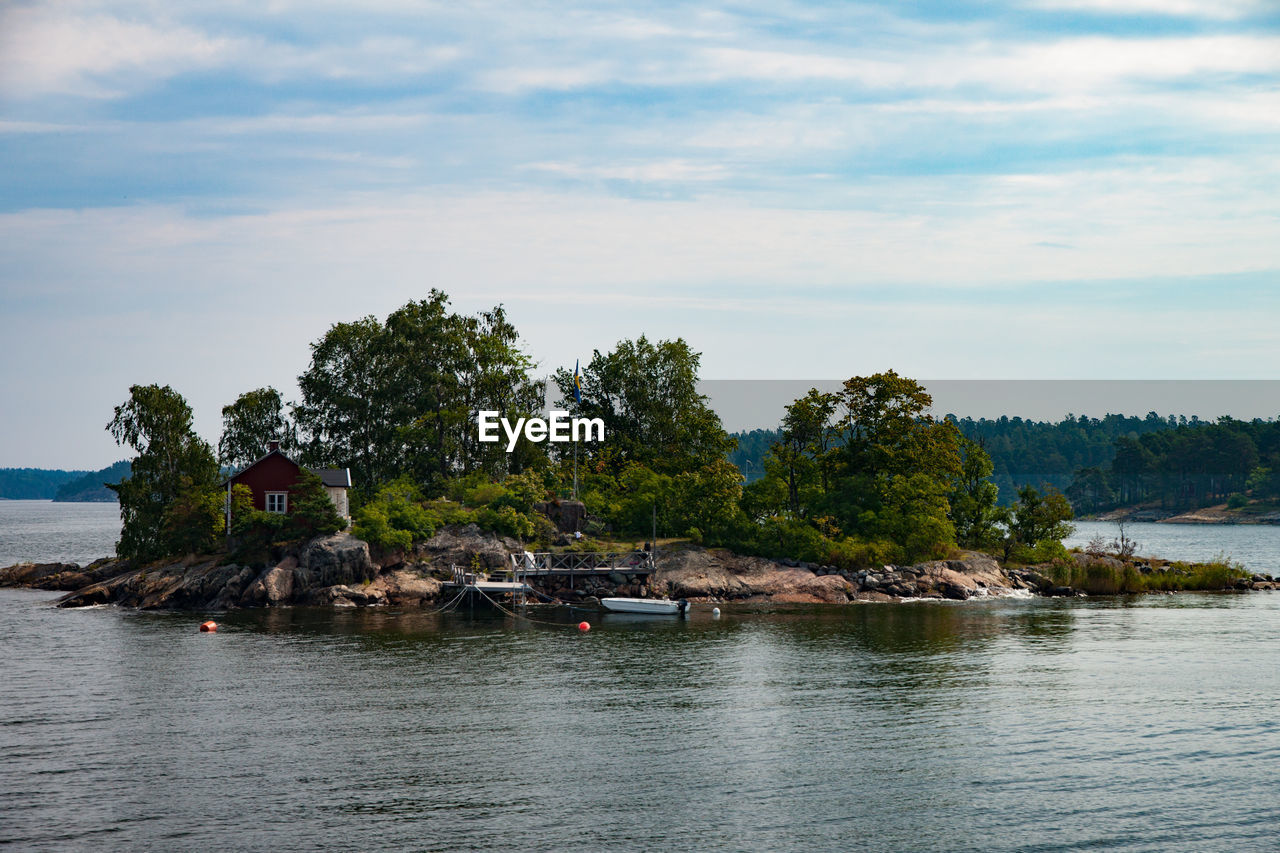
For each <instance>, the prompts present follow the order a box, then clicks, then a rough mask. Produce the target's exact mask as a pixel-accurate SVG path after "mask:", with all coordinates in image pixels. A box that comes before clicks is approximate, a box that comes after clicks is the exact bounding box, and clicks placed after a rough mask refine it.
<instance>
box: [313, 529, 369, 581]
mask: <svg viewBox="0 0 1280 853" xmlns="http://www.w3.org/2000/svg"><path fill="white" fill-rule="evenodd" d="M376 573H377V567H375V566H374V564H373V560H371V559H370V557H369V546H368V545H367V544H366V543H365V542H364V541H362V540H360V539H356V538H355V537H354V536H351V535H349V534H347V533H335V534H334V535H333V536H325V537H322V538H320V539H313V540H312V541H311V542H309V543H307V545H306V547H304V548H303V549H302V553H301V554H299V555H298V567H297V569H295V570H294V583H295V585H296V587H297V588H298V589H300V590H311V589H319V588H321V587H327V586H335V585H339V584H352V583H363V582H364V581H368V580H373V577H374V575H375V574H376Z"/></svg>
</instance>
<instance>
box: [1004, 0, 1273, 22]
mask: <svg viewBox="0 0 1280 853" xmlns="http://www.w3.org/2000/svg"><path fill="white" fill-rule="evenodd" d="M1025 5H1027V6H1028V7H1030V8H1035V9H1053V10H1071V11H1084V12H1101V13H1104V14H1111V15H1157V16H1162V15H1169V16H1179V17H1189V18H1207V19H1209V20H1231V19H1234V18H1240V17H1244V16H1245V15H1249V14H1252V13H1254V12H1259V11H1262V10H1263V9H1264V6H1263V3H1262V2H1261V0H1031V2H1028V3H1026V4H1025Z"/></svg>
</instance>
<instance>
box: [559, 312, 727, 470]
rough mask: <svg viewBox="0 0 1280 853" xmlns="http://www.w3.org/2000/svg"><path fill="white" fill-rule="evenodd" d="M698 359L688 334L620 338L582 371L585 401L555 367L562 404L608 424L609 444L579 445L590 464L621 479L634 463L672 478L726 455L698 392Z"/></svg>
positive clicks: (714, 418)
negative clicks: (662, 338)
mask: <svg viewBox="0 0 1280 853" xmlns="http://www.w3.org/2000/svg"><path fill="white" fill-rule="evenodd" d="M700 361H701V355H700V354H699V353H697V352H694V351H693V350H692V349H691V348H690V347H689V345H688V344H687V343H685V342H684V340H683V339H682V338H677V339H676V340H674V341H658V342H657V343H652V342H650V341H649V339H648V338H646V337H644V336H641V337H640V338H638V339H636V340H634V341H621V342H619V343H618V345H617V347H615V348H614V350H613V351H612V352H609V353H601V352H600V351H599V350H596V351H595V352H594V353H593V354H592V357H591V361H590V362H589V363H588V364H587V365H586V366H585V367H584V368H583V369H582V377H581V379H582V401H581V402H576V401H575V400H574V396H573V374H572V373H571V372H570V371H568V370H566V369H563V368H561V369H560V370H558V371H556V373H555V376H554V379H553V381H554V382H555V384H556V387H557V388H558V389H559V390H560V394H561V399H560V401H559V403H558V405H559V406H561V407H562V408H565V409H567V410H568V411H570V412H572V414H573V415H575V416H578V417H586V418H600V419H601V420H602V421H603V422H604V428H605V440H604V442H602V443H600V444H595V445H584V446H583V448H580V451H579V452H580V453H582V454H583V455H584V457H585V461H587V462H588V464H592V465H594V466H595V467H596V468H597V469H601V470H607V471H608V472H610V473H611V474H614V475H615V476H616V475H620V474H621V472H622V471H623V469H624V468H626V467H627V466H628V465H641V466H644V467H646V468H649V469H651V470H653V471H655V472H657V473H660V474H668V475H673V476H674V475H676V474H680V473H683V472H686V471H694V470H697V469H699V468H702V467H704V466H706V465H710V464H712V463H714V462H718V461H719V460H721V459H723V458H724V457H725V455H726V454H727V453H728V452H729V451H731V450H732V449H733V446H734V443H733V439H731V438H730V437H729V435H728V433H726V432H725V431H724V427H723V426H721V424H720V417H719V416H718V415H717V414H716V413H715V412H714V411H713V410H712V409H711V407H710V406H708V405H707V398H706V397H704V396H702V395H701V394H699V393H698V390H697V383H698V365H699V362H700Z"/></svg>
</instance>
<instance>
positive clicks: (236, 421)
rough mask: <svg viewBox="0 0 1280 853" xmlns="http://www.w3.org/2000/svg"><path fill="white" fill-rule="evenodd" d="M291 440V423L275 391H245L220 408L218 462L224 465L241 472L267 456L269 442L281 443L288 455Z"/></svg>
mask: <svg viewBox="0 0 1280 853" xmlns="http://www.w3.org/2000/svg"><path fill="white" fill-rule="evenodd" d="M294 440H295V430H294V427H293V424H291V423H290V422H289V419H288V418H287V417H285V414H284V400H283V398H282V397H281V396H280V392H279V391H277V390H276V389H275V388H272V387H270V386H268V387H266V388H257V389H255V390H253V391H247V392H245V393H244V394H241V395H240V396H239V397H237V398H236V401H235V402H234V403H231V404H230V405H227V406H223V407H222V438H220V439H219V440H218V461H219V462H220V463H222V464H223V465H228V466H230V467H232V468H235V469H237V470H243V469H244V468H247V467H248V466H249V465H250V464H251V463H253V462H254V461H256V460H257V459H258V458H259V457H261V456H262V455H263V454H264V453H266V451H267V444H268V443H269V442H272V441H278V442H280V448H281V449H282V450H284V451H286V452H287V451H289V450H292V449H293V445H294Z"/></svg>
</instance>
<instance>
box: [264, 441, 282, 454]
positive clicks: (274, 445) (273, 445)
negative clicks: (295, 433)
mask: <svg viewBox="0 0 1280 853" xmlns="http://www.w3.org/2000/svg"><path fill="white" fill-rule="evenodd" d="M279 449H280V442H278V441H268V442H267V452H268V453H274V452H275V451H277V450H279Z"/></svg>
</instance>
